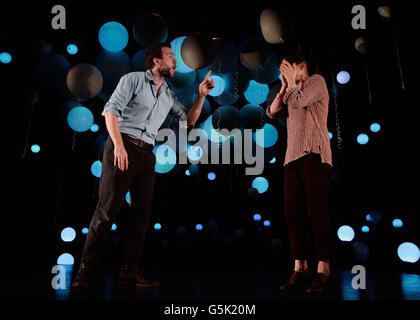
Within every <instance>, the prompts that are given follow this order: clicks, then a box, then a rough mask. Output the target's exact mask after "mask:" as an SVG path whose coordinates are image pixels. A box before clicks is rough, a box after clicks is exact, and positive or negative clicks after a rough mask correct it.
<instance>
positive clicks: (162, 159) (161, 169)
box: [153, 144, 176, 173]
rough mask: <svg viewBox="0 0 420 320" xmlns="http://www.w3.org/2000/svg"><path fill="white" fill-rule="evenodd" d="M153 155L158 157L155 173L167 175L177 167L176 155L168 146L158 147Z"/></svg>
mask: <svg viewBox="0 0 420 320" xmlns="http://www.w3.org/2000/svg"><path fill="white" fill-rule="evenodd" d="M153 153H154V154H155V156H156V164H155V172H157V173H167V172H169V171H171V170H172V169H173V168H174V167H175V164H176V153H175V151H174V150H173V149H172V148H171V147H169V146H168V145H164V144H162V145H156V146H155V147H154V148H153Z"/></svg>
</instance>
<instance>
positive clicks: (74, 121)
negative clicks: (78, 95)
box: [67, 106, 93, 132]
mask: <svg viewBox="0 0 420 320" xmlns="http://www.w3.org/2000/svg"><path fill="white" fill-rule="evenodd" d="M67 122H68V124H69V126H70V128H72V129H73V130H74V131H76V132H84V131H87V130H89V129H90V126H91V125H92V124H93V114H92V112H90V110H89V109H88V108H86V107H83V106H78V107H74V108H73V109H71V110H70V112H69V114H68V116H67Z"/></svg>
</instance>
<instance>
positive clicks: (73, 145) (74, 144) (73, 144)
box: [71, 132, 77, 151]
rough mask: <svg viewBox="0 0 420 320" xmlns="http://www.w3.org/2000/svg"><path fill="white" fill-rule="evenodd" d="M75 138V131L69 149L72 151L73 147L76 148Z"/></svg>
mask: <svg viewBox="0 0 420 320" xmlns="http://www.w3.org/2000/svg"><path fill="white" fill-rule="evenodd" d="M76 138H77V132H75V133H74V134H73V143H72V145H71V151H74V149H76Z"/></svg>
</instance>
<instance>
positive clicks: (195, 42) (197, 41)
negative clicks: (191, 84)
mask: <svg viewBox="0 0 420 320" xmlns="http://www.w3.org/2000/svg"><path fill="white" fill-rule="evenodd" d="M181 56H182V60H183V61H184V62H185V64H186V65H187V66H189V67H190V68H192V69H200V68H204V67H206V66H208V65H210V64H211V63H212V62H213V60H214V58H215V48H214V42H213V40H212V39H210V38H209V37H207V36H206V35H205V34H203V33H199V32H197V33H193V34H191V35H190V36H188V37H187V38H186V39H185V40H184V41H183V42H182V45H181Z"/></svg>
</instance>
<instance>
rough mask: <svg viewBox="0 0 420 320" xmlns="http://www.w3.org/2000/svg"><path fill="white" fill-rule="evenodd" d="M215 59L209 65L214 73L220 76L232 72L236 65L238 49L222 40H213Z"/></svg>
mask: <svg viewBox="0 0 420 320" xmlns="http://www.w3.org/2000/svg"><path fill="white" fill-rule="evenodd" d="M213 43H214V48H215V59H214V61H213V63H212V64H211V65H210V70H212V71H213V72H214V73H218V74H222V73H227V72H233V71H234V70H235V66H236V65H237V63H238V49H236V47H235V45H234V44H233V43H231V42H230V41H228V40H226V39H222V38H213Z"/></svg>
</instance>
